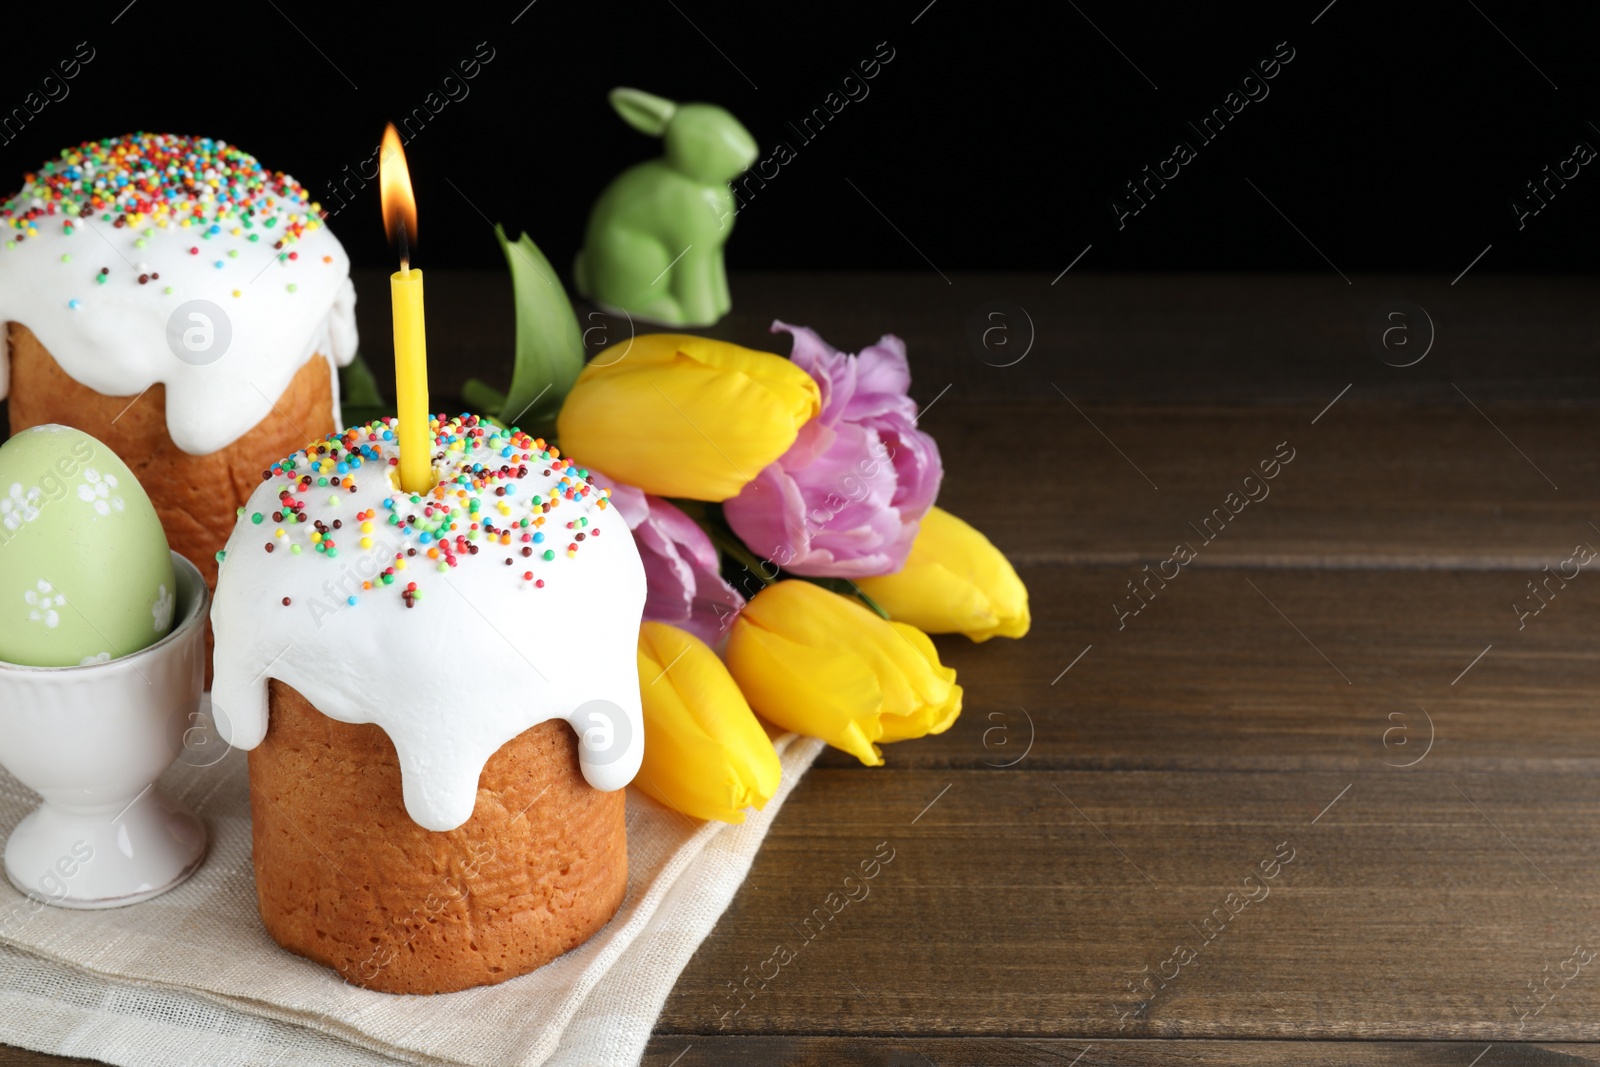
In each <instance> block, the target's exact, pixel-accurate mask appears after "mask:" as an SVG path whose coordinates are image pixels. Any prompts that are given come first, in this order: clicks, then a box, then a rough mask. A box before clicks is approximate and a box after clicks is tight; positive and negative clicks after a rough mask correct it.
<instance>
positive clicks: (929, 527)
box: [859, 507, 1032, 641]
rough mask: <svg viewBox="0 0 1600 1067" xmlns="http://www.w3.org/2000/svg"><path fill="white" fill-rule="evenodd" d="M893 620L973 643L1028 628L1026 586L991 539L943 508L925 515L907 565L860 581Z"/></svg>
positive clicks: (1010, 635) (1021, 634)
mask: <svg viewBox="0 0 1600 1067" xmlns="http://www.w3.org/2000/svg"><path fill="white" fill-rule="evenodd" d="M859 584H860V586H861V590H862V592H864V593H866V594H867V595H868V596H870V597H872V599H873V600H875V601H877V602H878V604H880V605H881V606H882V607H883V609H884V610H885V611H887V612H888V613H889V616H890V618H893V619H897V620H899V621H901V622H907V623H910V624H911V625H913V626H915V627H917V628H918V629H921V630H924V631H926V632H928V633H963V634H966V635H967V636H968V637H970V638H971V639H972V640H974V641H987V640H989V638H991V637H997V636H998V637H1021V636H1023V635H1024V634H1026V633H1027V632H1028V627H1029V625H1030V624H1031V621H1032V620H1031V616H1030V613H1029V611H1028V589H1027V587H1026V586H1025V585H1023V584H1022V579H1020V578H1019V577H1017V572H1016V570H1015V569H1014V568H1013V567H1012V566H1011V563H1010V561H1009V560H1007V559H1006V558H1005V556H1004V555H1003V554H1002V553H1001V552H1000V550H999V549H997V548H995V546H994V545H993V544H991V543H990V541H989V539H988V538H987V537H985V536H983V534H982V533H981V532H979V531H978V530H976V529H974V528H973V527H972V526H970V525H969V524H967V523H965V522H963V521H961V520H960V519H958V518H957V517H956V516H954V515H952V514H950V513H949V512H948V511H945V510H943V509H942V508H937V507H935V508H930V509H929V510H928V513H927V514H926V515H925V516H923V519H922V525H921V529H920V530H919V532H918V534H917V539H916V541H915V542H913V543H912V546H911V554H910V556H909V557H907V560H906V565H905V567H904V568H903V569H902V570H900V571H898V572H896V573H894V574H886V575H882V576H878V577H869V578H862V579H860V580H859Z"/></svg>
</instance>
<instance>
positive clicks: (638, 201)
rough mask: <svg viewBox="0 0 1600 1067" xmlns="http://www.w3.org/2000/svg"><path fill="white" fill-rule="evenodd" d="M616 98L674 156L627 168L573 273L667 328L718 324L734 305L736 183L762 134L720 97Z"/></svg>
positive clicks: (597, 296)
mask: <svg viewBox="0 0 1600 1067" xmlns="http://www.w3.org/2000/svg"><path fill="white" fill-rule="evenodd" d="M610 100H611V106H612V107H613V108H615V109H616V111H617V114H619V115H621V116H622V118H623V119H624V120H625V121H626V122H627V123H628V125H630V126H632V127H633V128H634V129H636V130H640V131H642V132H644V133H648V134H650V135H651V136H654V137H660V138H662V139H663V140H664V141H665V144H666V155H664V156H662V157H661V158H660V159H652V160H649V161H647V162H644V163H640V164H638V165H637V166H633V167H629V168H628V169H627V170H625V171H623V172H622V173H621V174H619V175H618V176H617V177H616V179H615V180H614V181H612V183H611V184H610V185H608V186H607V187H606V189H605V192H603V193H601V194H600V199H598V200H596V201H595V205H594V210H593V211H591V212H590V214H589V228H588V231H587V233H586V235H585V237H584V246H583V251H581V252H579V253H578V258H577V262H576V263H575V264H574V266H573V273H574V274H575V275H576V276H577V282H578V291H579V292H580V293H582V294H583V295H584V296H587V297H589V298H590V299H591V300H593V301H595V303H597V304H599V305H601V306H602V307H604V308H607V309H608V310H612V311H623V312H627V313H628V314H629V315H631V316H632V317H633V318H636V319H644V320H647V321H650V322H656V323H661V324H663V325H667V326H710V325H711V324H712V323H714V322H716V321H717V320H718V319H720V318H722V316H724V315H726V314H727V313H728V309H729V308H730V307H732V306H733V301H732V299H731V298H730V297H729V295H728V274H727V269H726V267H725V266H724V265H723V262H722V245H723V243H724V242H726V241H727V239H728V234H729V233H730V232H731V231H732V229H733V216H734V209H735V203H734V198H733V193H732V191H731V190H730V189H729V188H728V182H729V181H731V180H732V179H734V178H737V177H738V176H739V175H740V174H742V173H743V172H744V171H745V169H746V168H747V167H749V166H750V164H751V163H753V162H755V159H756V142H755V138H753V137H751V136H750V132H749V131H748V130H746V129H745V128H744V127H743V126H741V125H740V124H739V120H738V119H736V118H734V117H733V116H732V115H730V114H729V113H728V112H727V111H726V110H724V109H723V108H720V107H717V106H716V105H715V104H675V103H673V102H672V101H671V100H665V99H663V98H661V97H659V96H652V95H651V94H650V93H646V92H641V91H640V90H638V89H613V90H611V96H610Z"/></svg>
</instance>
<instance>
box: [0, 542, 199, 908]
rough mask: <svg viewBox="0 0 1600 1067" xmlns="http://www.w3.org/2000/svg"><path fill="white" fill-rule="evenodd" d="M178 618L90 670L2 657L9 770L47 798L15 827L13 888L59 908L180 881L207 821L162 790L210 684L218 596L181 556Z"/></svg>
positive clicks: (1, 753) (4, 757) (2, 730)
mask: <svg viewBox="0 0 1600 1067" xmlns="http://www.w3.org/2000/svg"><path fill="white" fill-rule="evenodd" d="M172 569H173V572H174V574H175V576H176V578H177V586H178V596H177V601H178V602H177V612H176V613H177V617H178V623H177V625H176V626H175V627H173V630H172V632H171V633H170V634H168V635H167V636H166V637H164V638H162V639H161V640H160V641H157V642H156V643H155V644H153V645H151V646H149V647H148V648H143V649H140V650H139V651H138V652H135V653H133V654H132V655H129V656H124V657H122V658H121V659H114V660H108V661H106V662H104V663H91V664H86V665H84V666H81V667H24V666H20V665H17V664H13V663H4V662H0V764H4V765H5V768H6V769H7V770H8V771H10V772H11V773H12V774H14V775H16V777H17V778H18V779H20V780H21V781H22V783H23V784H24V785H26V786H28V787H29V788H31V789H33V790H35V791H36V792H38V793H39V794H40V795H41V796H43V797H44V803H43V804H41V805H40V806H39V807H38V808H36V809H35V810H34V811H32V812H30V813H29V814H28V815H27V816H25V817H24V818H23V820H22V821H21V822H19V823H18V824H17V826H16V829H14V830H12V831H11V837H10V840H8V841H7V842H6V851H5V869H6V877H7V878H9V879H10V880H11V884H12V885H14V886H16V887H17V888H18V889H19V890H21V891H22V892H23V893H26V894H27V895H28V896H29V897H32V898H33V899H35V900H40V901H43V902H45V903H47V904H54V905H56V906H58V907H62V908H117V907H121V906H122V905H124V904H136V903H138V902H139V901H141V900H149V899H150V898H151V897H155V896H159V895H161V894H162V893H165V892H166V891H167V890H169V889H171V888H172V887H173V886H176V885H178V884H179V883H180V882H182V881H183V880H184V879H186V878H188V877H189V875H191V874H193V873H194V871H195V869H196V868H198V867H199V866H200V861H201V860H202V859H203V858H204V857H205V852H206V829H205V824H204V823H202V822H201V821H200V820H199V819H198V818H196V817H195V816H194V815H193V814H192V813H191V812H190V811H188V810H187V809H186V808H185V807H184V806H183V805H182V804H179V803H178V802H177V801H175V800H172V799H171V798H169V797H167V796H165V795H163V794H162V793H161V792H160V791H159V790H157V789H156V788H155V780H156V779H157V778H158V777H160V776H161V773H162V772H163V771H165V770H166V769H167V768H168V767H169V766H171V764H172V761H173V760H174V759H176V758H177V756H178V753H179V752H180V751H181V750H182V748H183V737H184V732H185V730H187V729H189V728H190V727H191V726H192V725H193V723H194V722H195V721H196V720H195V718H194V717H195V715H196V714H197V713H198V709H199V706H200V694H201V689H202V686H203V685H204V683H205V654H206V644H205V622H206V614H207V609H208V607H209V605H210V602H211V594H210V592H209V591H208V590H207V589H206V583H205V580H204V579H203V578H201V577H200V572H199V571H198V570H196V569H195V566H194V564H192V563H190V562H189V561H188V560H187V559H184V558H183V557H182V556H180V555H178V554H177V553H176V552H174V553H173V554H172Z"/></svg>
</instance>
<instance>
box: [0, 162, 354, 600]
mask: <svg viewBox="0 0 1600 1067" xmlns="http://www.w3.org/2000/svg"><path fill="white" fill-rule="evenodd" d="M354 305H355V291H354V289H353V288H352V286H351V284H350V279H349V260H348V258H347V257H346V256H345V253H344V249H343V248H341V247H340V245H339V242H338V240H337V239H336V238H334V236H333V235H332V234H331V233H330V232H329V231H328V229H327V228H326V227H325V226H324V225H323V223H322V219H321V213H320V208H319V206H318V205H317V204H315V203H313V202H312V201H311V198H310V197H309V195H308V194H307V193H306V190H305V189H304V188H302V187H301V185H300V184H299V183H298V182H296V181H295V180H294V179H293V178H291V177H289V176H288V175H286V174H283V173H281V172H277V171H269V170H267V169H266V168H265V167H263V166H262V165H261V164H260V163H259V162H257V160H256V159H255V158H254V157H253V156H250V155H247V154H246V153H244V152H242V151H240V150H239V149H238V148H237V147H235V146H233V145H230V144H228V143H226V142H223V141H217V140H212V139H210V138H206V137H185V136H177V135H173V134H152V133H134V134H128V135H126V136H123V137H114V138H105V139H103V140H97V141H86V142H84V143H83V144H80V145H78V146H77V147H75V148H68V149H65V150H63V151H62V152H61V154H60V156H59V158H57V159H54V160H50V161H48V162H46V163H44V164H43V165H42V166H40V167H39V168H38V169H37V170H36V171H34V172H33V173H31V174H27V175H25V176H24V178H23V185H22V188H21V190H20V191H18V192H17V193H16V194H15V195H14V196H12V197H11V198H10V199H9V200H5V201H3V202H0V398H8V399H9V401H10V417H11V432H12V433H16V432H17V431H19V430H23V429H27V428H28V427H31V426H37V425H42V424H46V423H63V424H66V425H70V426H76V427H78V428H80V429H83V430H86V431H87V432H89V433H92V434H93V435H95V437H97V438H98V439H100V440H101V441H104V442H105V443H106V445H107V446H108V447H110V448H111V449H113V450H114V451H115V452H116V453H117V454H119V455H121V456H123V457H126V459H127V460H128V462H129V464H130V465H131V467H132V468H133V470H134V472H135V473H136V474H137V476H138V478H139V480H140V482H141V483H142V484H143V485H144V487H145V490H146V492H148V493H149V495H150V498H151V500H152V501H153V502H154V504H155V506H156V511H157V513H158V514H159V515H160V516H161V521H162V524H163V525H164V526H165V528H166V531H167V537H168V540H169V541H170V542H171V544H172V547H173V548H174V549H176V550H177V551H178V552H180V553H182V554H183V555H185V556H187V557H189V558H190V559H192V560H194V561H195V563H196V564H197V565H198V566H199V567H200V568H201V570H202V572H203V573H204V574H205V575H206V578H207V580H208V581H209V582H211V583H212V584H214V583H215V570H216V564H215V562H214V557H215V554H216V551H217V550H218V549H219V548H221V547H222V543H223V542H224V541H225V540H226V539H227V536H228V530H229V526H230V522H229V516H230V514H231V512H232V511H233V509H234V508H235V507H236V506H238V505H239V504H242V503H243V502H244V497H245V496H246V495H248V494H249V492H250V489H251V487H252V486H253V485H254V484H255V483H256V482H257V481H258V480H259V478H260V475H261V471H262V470H263V469H264V468H265V467H266V466H267V464H269V463H271V462H272V461H273V460H275V459H278V458H280V457H282V456H283V455H285V454H286V453H287V452H289V450H290V449H292V448H294V447H296V446H297V445H299V444H301V443H302V442H303V441H304V440H305V438H306V436H307V435H320V434H325V433H329V432H331V431H332V430H334V429H335V428H336V427H338V426H339V425H340V418H339V406H338V378H337V375H336V373H335V372H336V368H337V366H338V365H342V364H344V363H348V362H349V361H350V359H351V358H353V356H354V355H355V347H356V330H355V318H354Z"/></svg>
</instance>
